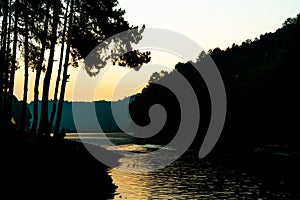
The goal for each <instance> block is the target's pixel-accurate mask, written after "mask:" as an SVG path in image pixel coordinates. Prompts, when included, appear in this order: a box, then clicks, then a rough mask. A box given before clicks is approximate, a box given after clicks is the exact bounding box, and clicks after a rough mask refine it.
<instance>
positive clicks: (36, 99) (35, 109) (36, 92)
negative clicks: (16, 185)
mask: <svg viewBox="0 0 300 200" xmlns="http://www.w3.org/2000/svg"><path fill="white" fill-rule="evenodd" d="M46 10H47V11H46V13H47V14H46V19H45V23H44V30H43V36H42V39H41V42H42V48H41V55H40V59H39V62H38V65H37V69H36V77H35V83H34V103H33V123H32V127H31V133H33V134H35V133H36V128H37V125H38V117H39V115H38V103H39V83H40V77H41V72H42V66H43V61H44V54H45V49H46V41H47V32H48V21H49V11H50V3H49V2H47V8H46Z"/></svg>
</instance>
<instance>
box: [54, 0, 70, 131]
mask: <svg viewBox="0 0 300 200" xmlns="http://www.w3.org/2000/svg"><path fill="white" fill-rule="evenodd" d="M69 3H70V0H68V2H67V6H66V11H65V16H64V25H63V27H64V28H63V32H62V41H61V50H60V58H59V65H58V72H57V77H56V83H55V90H54V97H53V102H52V112H51V116H50V128H51V129H52V126H53V121H54V116H55V113H56V106H57V96H58V88H59V82H60V75H61V69H62V64H63V57H64V50H65V37H66V30H67V21H68V9H69Z"/></svg>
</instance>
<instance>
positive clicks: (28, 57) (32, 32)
mask: <svg viewBox="0 0 300 200" xmlns="http://www.w3.org/2000/svg"><path fill="white" fill-rule="evenodd" d="M117 5H118V1H117V0H108V1H107V0H105V1H103V0H101V1H99V0H88V1H87V0H47V1H45V0H39V1H37V0H1V1H0V26H1V29H0V31H1V38H0V39H1V41H0V113H1V114H0V129H8V130H9V129H10V128H11V127H12V123H11V122H12V118H13V116H12V99H13V98H14V83H15V71H16V70H17V69H18V68H19V67H24V68H25V70H24V71H25V73H24V88H23V91H24V95H23V105H22V111H21V113H22V116H21V122H20V125H18V128H19V129H20V130H21V131H23V130H24V129H25V128H26V127H25V124H26V123H25V121H26V106H27V105H26V103H27V99H28V97H27V95H28V88H29V87H28V80H29V73H28V70H29V68H30V69H32V70H33V71H35V72H36V73H35V79H34V80H35V83H34V109H33V113H32V114H33V123H32V125H31V133H33V134H35V133H39V134H40V135H46V136H49V135H50V133H51V132H52V131H54V134H55V135H56V134H57V133H58V132H59V131H60V130H59V127H60V120H61V114H62V106H63V101H64V96H65V91H66V86H67V82H68V79H69V77H70V74H68V67H69V66H70V65H71V66H73V67H77V66H78V62H79V61H80V60H81V59H82V58H85V57H86V56H87V55H88V54H89V53H90V52H91V50H93V49H94V48H95V47H96V46H97V45H98V44H100V43H101V42H103V41H104V40H106V39H107V38H109V37H111V36H113V35H115V34H117V33H120V32H122V31H126V30H130V29H133V28H137V27H133V26H130V25H129V23H128V22H127V21H125V19H124V18H123V15H124V13H125V12H124V10H122V9H116V6H117ZM143 30H144V27H143V28H142V29H136V31H132V34H131V35H127V38H126V41H123V40H122V38H116V39H115V40H114V44H115V46H117V48H116V49H114V50H113V51H110V52H109V53H108V54H105V53H104V54H103V52H105V50H106V49H97V50H99V51H100V52H101V53H102V54H101V55H100V54H95V55H92V56H94V58H97V59H96V63H85V66H84V67H85V69H86V71H87V73H88V74H89V75H90V76H94V75H97V74H98V73H99V71H100V69H102V68H103V67H104V66H105V64H106V62H107V61H108V60H112V61H113V62H114V64H116V63H118V64H120V66H123V67H130V68H137V69H138V68H139V67H140V66H141V65H142V64H143V63H145V62H146V63H147V62H149V61H150V53H149V52H139V51H137V50H136V51H130V50H131V49H130V47H131V44H132V42H138V41H139V40H140V39H141V33H142V32H143ZM56 45H60V46H61V48H60V52H58V55H60V56H59V59H58V60H57V61H58V75H57V77H56V79H52V80H51V76H52V71H53V70H55V69H54V62H55V61H56V59H57V58H55V57H54V55H55V49H56V48H55V47H56ZM46 50H49V55H48V57H45V51H46ZM99 51H97V52H99ZM127 51H129V53H127V54H124V55H123V54H122V52H127ZM119 53H120V54H121V55H123V56H121V57H118V56H117V55H119ZM100 56H102V57H100ZM42 73H45V76H44V79H43V80H41V74H42ZM53 80H55V82H53ZM41 81H43V82H42V83H41ZM40 84H42V88H43V89H42V91H39V88H40V87H39V86H40ZM51 84H55V92H54V101H53V106H52V107H53V110H52V111H51V115H50V119H49V115H48V103H49V102H48V100H49V95H50V94H49V88H50V85H51ZM40 97H42V106H41V110H40V111H39V110H38V101H39V99H40ZM55 116H56V118H55ZM54 119H56V121H54ZM38 122H39V123H38ZM53 124H55V126H54V127H55V128H54V130H51V127H53Z"/></svg>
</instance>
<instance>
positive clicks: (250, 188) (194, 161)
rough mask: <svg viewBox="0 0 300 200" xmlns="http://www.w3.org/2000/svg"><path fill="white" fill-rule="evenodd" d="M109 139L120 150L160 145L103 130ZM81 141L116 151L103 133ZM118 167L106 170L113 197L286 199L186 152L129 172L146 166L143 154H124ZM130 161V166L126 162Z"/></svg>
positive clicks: (244, 176) (74, 136) (85, 135)
mask: <svg viewBox="0 0 300 200" xmlns="http://www.w3.org/2000/svg"><path fill="white" fill-rule="evenodd" d="M107 136H108V137H109V138H110V140H111V141H112V142H114V143H115V144H116V145H118V146H119V148H120V149H122V150H128V151H134V152H140V153H141V154H142V153H143V152H145V151H147V150H149V148H150V149H151V148H163V147H160V146H157V145H153V144H147V145H136V144H133V143H132V142H133V140H132V138H130V137H128V136H127V135H125V134H123V133H107ZM67 138H68V139H72V140H78V139H79V138H78V135H77V133H76V134H67ZM80 138H81V140H82V141H83V142H87V143H91V144H95V145H100V146H102V147H104V148H106V149H110V150H114V151H117V150H118V148H116V147H114V146H108V145H106V144H105V143H104V138H105V135H104V134H103V133H81V134H80ZM119 162H120V166H118V167H116V168H113V169H110V171H109V174H110V175H111V177H112V179H113V182H114V184H115V185H116V186H118V188H117V190H116V193H115V197H114V199H209V200H211V199H231V200H234V199H249V200H250V199H251V200H252V199H257V200H259V199H272V200H273V199H286V197H287V195H286V194H284V193H276V192H274V191H268V190H267V189H266V187H264V185H263V183H262V182H260V181H259V179H257V178H256V177H253V176H250V175H248V174H247V173H244V172H237V171H233V170H226V169H224V168H223V167H222V166H215V165H213V164H211V163H207V162H204V161H202V160H200V159H199V158H198V157H196V156H194V154H193V153H190V154H189V153H188V154H185V155H184V156H182V157H181V158H179V159H178V160H176V161H175V162H174V163H172V164H171V165H169V166H167V167H165V168H163V169H159V170H156V171H152V172H140V173H136V172H132V171H130V169H132V167H135V168H140V169H141V168H145V167H146V168H147V163H148V161H147V160H146V157H145V159H143V157H141V156H139V157H138V159H137V156H135V155H132V154H126V153H125V154H124V157H123V158H121V159H120V160H119ZM128 163H130V165H128Z"/></svg>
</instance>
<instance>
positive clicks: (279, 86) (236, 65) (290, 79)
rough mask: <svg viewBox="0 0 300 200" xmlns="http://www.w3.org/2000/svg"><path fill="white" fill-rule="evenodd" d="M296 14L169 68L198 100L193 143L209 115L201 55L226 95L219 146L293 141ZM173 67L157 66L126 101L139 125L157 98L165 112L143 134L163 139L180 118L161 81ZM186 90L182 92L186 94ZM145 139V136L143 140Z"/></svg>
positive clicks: (296, 141)
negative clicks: (154, 130) (157, 127)
mask: <svg viewBox="0 0 300 200" xmlns="http://www.w3.org/2000/svg"><path fill="white" fill-rule="evenodd" d="M299 35H300V14H299V15H298V16H297V17H295V18H289V19H287V20H286V21H285V22H284V23H283V25H282V27H281V28H278V29H277V30H276V31H275V32H274V33H265V34H262V35H261V36H260V37H259V38H255V39H254V40H250V39H249V40H246V41H244V42H243V43H242V44H240V45H237V44H232V46H231V47H228V48H226V49H224V50H222V49H220V48H215V49H211V50H209V51H208V52H207V53H204V52H203V53H201V54H200V55H199V58H198V60H197V61H196V62H192V61H190V62H187V63H178V64H177V65H176V66H175V70H176V71H177V72H179V73H181V74H182V75H183V76H184V77H185V78H186V79H187V80H188V81H189V83H190V84H191V86H192V87H193V89H194V91H195V92H196V95H197V97H198V101H199V107H200V112H201V120H200V123H199V129H198V130H199V131H198V139H197V140H196V142H195V143H196V146H198V147H199V145H201V142H202V139H203V137H204V136H205V133H206V130H207V128H208V124H209V121H210V111H211V110H210V109H211V108H210V106H211V105H210V99H209V94H208V91H207V88H206V85H205V83H204V81H203V79H202V77H201V75H200V74H199V73H198V72H197V70H196V69H195V67H194V66H195V65H196V66H201V63H202V62H203V61H204V60H205V58H206V57H207V56H210V57H211V58H212V59H213V61H214V62H215V63H216V65H217V67H218V68H219V71H220V73H221V75H222V78H223V81H224V84H225V88H226V95H227V116H226V122H225V127H224V130H223V132H222V135H221V139H220V140H219V142H218V145H217V146H219V147H222V146H223V147H226V148H232V147H235V146H244V145H251V144H265V145H274V144H276V145H289V146H290V147H295V148H296V147H297V145H298V144H299V142H300V136H299V134H298V133H297V132H296V130H297V113H298V112H299V95H297V93H298V91H299V83H298V78H297V76H298V74H299V73H298V72H299V66H300V62H299V58H298V57H299V45H300V40H299ZM175 74H176V73H174V72H170V73H168V72H165V71H161V72H157V73H154V74H153V75H152V77H151V78H150V80H149V84H148V86H147V87H146V88H144V89H143V91H142V93H141V94H139V95H137V97H136V98H135V100H134V101H133V102H132V103H131V105H130V110H131V115H132V118H133V119H134V120H135V121H136V122H137V123H138V124H139V125H142V126H145V125H147V124H148V123H150V118H149V116H148V110H149V108H150V107H151V106H152V105H154V104H162V105H163V106H164V108H165V109H166V111H167V113H168V117H167V122H166V124H165V126H164V127H163V129H162V130H161V131H160V132H159V133H158V134H157V135H156V136H154V137H152V138H149V140H150V141H151V140H154V141H156V142H158V143H167V142H168V141H170V140H171V139H172V138H173V137H174V136H175V134H176V131H177V129H178V126H177V125H178V124H180V107H179V103H178V101H177V99H176V97H175V96H174V94H172V92H171V91H169V90H168V89H167V88H165V87H163V86H161V83H163V82H164V81H166V80H168V79H176V75H175ZM187 96H188V94H187ZM144 142H146V143H147V141H144Z"/></svg>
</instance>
